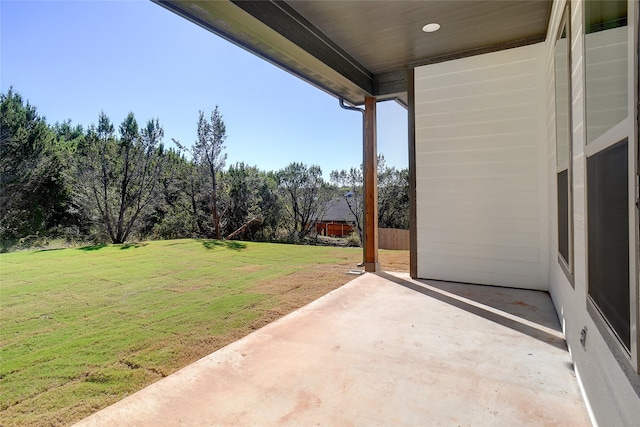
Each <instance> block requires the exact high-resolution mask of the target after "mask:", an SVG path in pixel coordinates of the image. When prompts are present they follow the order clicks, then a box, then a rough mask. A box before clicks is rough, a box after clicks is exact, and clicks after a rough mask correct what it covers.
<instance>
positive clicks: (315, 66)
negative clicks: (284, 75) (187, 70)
mask: <svg viewBox="0 0 640 427" xmlns="http://www.w3.org/2000/svg"><path fill="white" fill-rule="evenodd" d="M153 1H155V2H156V3H159V4H161V5H162V6H164V7H166V8H167V9H169V10H172V11H174V12H175V13H177V14H179V15H181V16H183V17H185V18H187V19H189V20H191V21H193V22H195V23H196V24H198V25H200V26H202V27H204V28H206V29H208V30H210V31H212V32H214V33H216V34H218V35H220V36H221V37H223V38H225V39H227V40H229V41H231V42H233V43H235V44H237V45H239V46H241V47H243V48H245V49H247V50H249V51H250V52H253V53H255V54H256V55H258V56H260V57H262V58H264V59H265V60H267V61H269V62H271V63H273V64H275V65H277V66H279V67H281V68H283V69H285V70H287V71H289V72H291V73H293V74H294V75H296V76H298V77H300V78H302V79H304V80H306V81H308V82H309V83H311V84H313V85H315V86H317V87H319V88H320V89H322V90H325V91H326V92H328V93H330V94H332V95H334V96H336V97H340V98H344V99H346V100H347V101H349V102H350V103H352V104H362V103H363V102H364V98H365V96H376V97H377V98H378V99H381V100H384V99H398V100H399V101H400V102H402V103H405V104H406V101H407V94H406V90H407V82H406V74H407V73H406V70H407V68H410V67H414V66H418V65H425V64H429V63H433V62H441V61H446V60H450V59H455V58H459V57H464V56H470V55H474V54H479V53H485V52H490V51H495V50H500V49H505V48H509V47H515V46H521V45H526V44H530V43H536V42H539V41H542V40H544V37H545V34H546V30H547V23H548V17H549V11H550V7H551V0H493V1H486V0H470V1H469V0H466V1H462V0H444V1H443V0H425V1H398V0H395V1H290V0H287V1H275V0H268V1H237V0H232V1H197V0H153ZM431 22H437V23H439V24H440V25H441V28H440V30H439V31H437V32H435V33H429V34H427V33H424V32H423V31H422V27H423V26H424V25H425V24H428V23H431Z"/></svg>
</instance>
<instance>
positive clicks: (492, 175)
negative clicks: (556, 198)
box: [415, 43, 548, 289]
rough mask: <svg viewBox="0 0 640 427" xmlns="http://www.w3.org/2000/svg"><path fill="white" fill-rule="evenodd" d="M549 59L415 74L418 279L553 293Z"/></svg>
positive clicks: (478, 62)
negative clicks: (549, 224) (549, 285)
mask: <svg viewBox="0 0 640 427" xmlns="http://www.w3.org/2000/svg"><path fill="white" fill-rule="evenodd" d="M543 55H544V44H542V43H540V44H538V45H533V46H526V47H521V48H517V49H509V50H505V51H501V52H495V53H490V54H486V55H479V56H474V57H470V58H465V59H460V60H455V61H450V62H445V63H440V64H433V65H428V66H424V67H420V68H416V70H415V92H416V96H415V99H416V105H415V111H416V164H417V166H416V186H417V193H418V197H417V243H418V251H417V252H418V263H417V267H418V276H419V277H421V278H429V279H440V280H450V281H460V282H469V283H480V284H488V285H499V286H510V287H518V288H530V289H547V283H548V282H547V279H548V276H547V272H548V265H547V262H548V252H547V247H548V244H547V237H548V231H547V212H548V206H547V201H548V196H547V187H548V185H547V175H546V164H547V157H548V154H547V152H546V150H547V146H546V144H545V143H544V141H545V135H546V129H545V115H544V114H543V112H544V101H545V100H546V97H545V95H546V94H545V92H544V89H545V88H546V85H545V83H544V57H543Z"/></svg>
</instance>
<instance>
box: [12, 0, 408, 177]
mask: <svg viewBox="0 0 640 427" xmlns="http://www.w3.org/2000/svg"><path fill="white" fill-rule="evenodd" d="M10 86H13V88H14V90H16V91H18V92H19V93H20V94H22V96H23V97H24V98H26V99H28V100H29V101H30V102H31V103H32V104H33V105H35V106H36V107H37V108H38V111H39V112H40V113H41V114H42V115H44V116H46V118H47V121H48V122H49V123H55V122H57V121H63V120H66V119H71V120H72V122H73V123H74V124H82V125H83V126H87V125H89V124H91V123H96V122H97V119H98V114H99V113H100V111H104V112H105V113H107V115H108V116H109V117H110V118H111V120H112V122H114V123H115V124H116V125H117V124H119V123H120V122H122V120H123V119H124V118H125V117H126V115H127V113H128V112H129V111H132V112H134V113H135V115H136V119H137V120H138V123H139V124H141V125H142V124H144V123H145V122H146V121H147V120H148V119H150V118H156V117H157V118H159V120H160V123H161V125H162V126H163V127H164V130H165V143H166V145H172V143H171V138H175V139H177V140H179V141H180V142H181V143H183V144H192V143H193V142H194V141H195V139H196V123H197V120H198V111H199V110H203V111H205V113H206V114H210V113H211V111H212V110H213V109H214V107H215V106H216V105H218V106H219V108H220V111H221V113H222V115H223V118H224V121H225V124H226V126H227V135H228V138H227V143H226V146H227V149H226V152H227V154H228V159H227V165H229V164H232V163H235V162H240V161H244V162H245V163H248V164H250V165H257V166H258V167H259V168H261V169H263V170H277V169H281V168H283V167H284V166H286V165H287V164H289V163H291V162H293V161H297V162H303V163H306V164H308V165H311V164H318V165H320V166H321V167H322V170H323V172H324V175H325V177H328V175H329V172H330V171H331V170H333V169H344V168H349V167H352V166H358V165H359V164H360V163H361V161H362V117H361V114H359V113H355V112H352V111H346V110H342V109H341V108H340V107H339V105H338V100H337V99H335V98H333V97H332V96H330V95H328V94H326V93H324V92H322V91H320V90H319V89H316V88H314V87H312V86H311V85H309V84H307V83H305V82H303V81H302V80H300V79H298V78H296V77H294V76H292V75H290V74H288V73H287V72H285V71H282V70H280V69H279V68H277V67H275V66H273V65H271V64H268V63H267V62H265V61H263V60H261V59H259V58H258V57H256V56H254V55H252V54H250V53H248V52H246V51H244V50H243V49H241V48H239V47H237V46H235V45H232V44H231V43H229V42H227V41H225V40H223V39H221V38H220V37H218V36H216V35H214V34H212V33H210V32H208V31H206V30H204V29H202V28H200V27H198V26H196V25H195V24H192V23H190V22H188V21H187V20H185V19H183V18H181V17H179V16H177V15H175V14H174V13H172V12H169V11H168V10H166V9H164V8H162V7H160V6H158V5H156V4H154V3H151V2H150V1H65V2H57V1H7V0H1V1H0V89H1V91H2V93H6V92H7V90H8V88H9V87H10ZM406 117H407V113H406V110H405V109H404V108H402V107H401V106H400V105H398V104H397V103H395V102H393V101H392V102H384V103H379V104H378V152H379V153H382V154H384V155H385V158H386V159H387V164H389V165H391V166H395V167H399V168H404V167H407V142H406V141H407V118H406Z"/></svg>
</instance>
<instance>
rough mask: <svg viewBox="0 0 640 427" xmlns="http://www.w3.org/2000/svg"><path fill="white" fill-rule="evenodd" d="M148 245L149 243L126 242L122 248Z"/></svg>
mask: <svg viewBox="0 0 640 427" xmlns="http://www.w3.org/2000/svg"><path fill="white" fill-rule="evenodd" d="M144 246H147V243H125V244H123V245H121V246H120V249H131V248H142V247H144Z"/></svg>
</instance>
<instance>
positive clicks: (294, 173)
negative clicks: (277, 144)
mask: <svg viewBox="0 0 640 427" xmlns="http://www.w3.org/2000/svg"><path fill="white" fill-rule="evenodd" d="M278 185H279V186H280V189H281V191H283V192H284V194H285V197H286V198H287V199H288V203H287V211H288V213H289V217H290V222H289V224H290V234H291V237H293V238H295V239H302V238H304V237H305V236H306V235H307V234H309V232H311V230H312V229H313V225H314V220H315V219H316V218H320V217H321V216H322V214H323V212H324V210H326V208H327V206H328V203H329V200H330V192H329V191H328V188H327V185H326V183H325V182H324V180H323V179H322V169H320V166H316V165H313V166H309V167H307V166H306V165H304V164H302V163H291V164H290V165H289V166H287V167H286V168H284V169H282V170H281V171H279V172H278Z"/></svg>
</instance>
